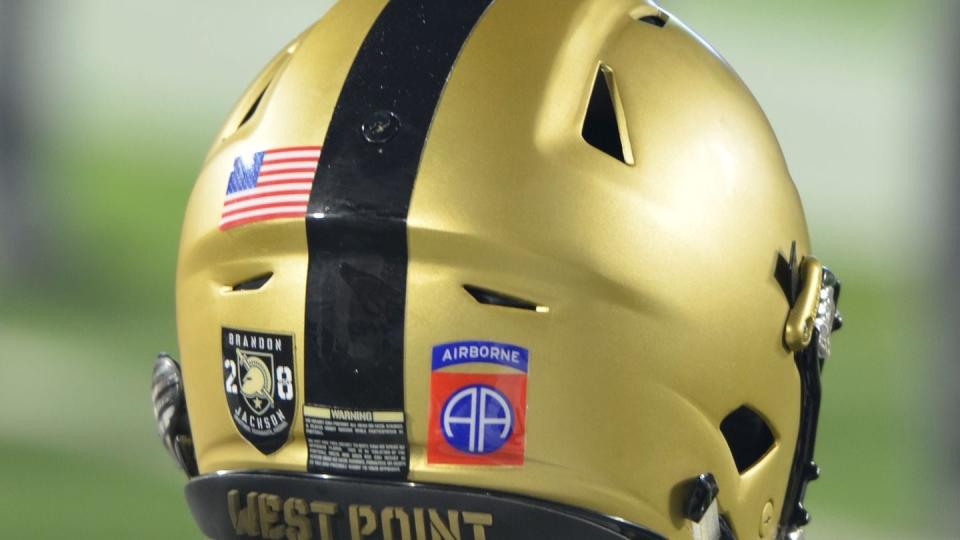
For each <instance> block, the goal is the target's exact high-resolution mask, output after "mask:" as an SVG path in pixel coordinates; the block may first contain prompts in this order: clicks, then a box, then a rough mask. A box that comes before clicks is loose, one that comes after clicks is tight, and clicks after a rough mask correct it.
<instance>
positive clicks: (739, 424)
mask: <svg viewBox="0 0 960 540" xmlns="http://www.w3.org/2000/svg"><path fill="white" fill-rule="evenodd" d="M720 431H721V432H722V433H723V437H724V438H725V439H726V440H727V445H728V446H729V447H730V453H731V454H732V455H733V462H734V463H736V465H737V471H739V472H740V473H743V472H744V471H746V470H747V469H749V468H750V467H753V466H754V465H756V464H757V463H758V462H759V461H760V459H761V458H763V456H765V455H766V454H767V452H769V451H770V449H771V448H773V442H774V441H773V432H772V431H770V426H768V425H767V422H766V421H764V419H763V417H761V416H760V415H759V414H757V413H756V411H754V410H753V409H751V408H749V407H747V406H746V405H743V406H741V407H740V408H739V409H737V410H735V411H733V412H732V413H730V414H728V415H727V417H726V418H724V419H723V422H721V423H720Z"/></svg>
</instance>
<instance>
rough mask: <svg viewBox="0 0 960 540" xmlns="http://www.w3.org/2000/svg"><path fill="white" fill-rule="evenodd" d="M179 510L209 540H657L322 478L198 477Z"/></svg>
mask: <svg viewBox="0 0 960 540" xmlns="http://www.w3.org/2000/svg"><path fill="white" fill-rule="evenodd" d="M186 492H187V502H188V504H189V505H190V510H191V511H192V512H193V515H194V518H195V519H196V521H197V523H198V524H199V525H200V528H201V529H202V530H203V532H204V534H206V535H207V536H209V537H211V538H218V539H221V538H251V537H254V538H288V539H316V540H364V539H369V540H433V539H443V540H453V539H458V540H532V539H539V538H543V539H551V540H624V539H629V540H664V537H663V536H660V535H658V534H655V533H653V532H650V531H648V530H647V529H645V528H643V527H640V526H638V525H633V524H630V523H626V522H623V521H621V520H618V519H615V518H611V517H608V516H604V515H602V514H595V513H591V512H588V511H583V510H580V509H575V508H570V507H564V506H561V505H556V504H552V503H547V502H544V501H539V500H535V499H528V498H523V497H518V496H515V495H506V494H502V493H492V492H487V491H480V490H467V489H463V488H455V487H449V486H439V485H427V484H415V483H411V482H384V481H373V480H360V479H346V478H338V477H330V476H326V475H310V474H298V473H276V472H270V473H267V472H235V473H222V474H211V475H205V476H199V477H196V478H194V479H192V480H191V481H190V483H189V484H187V488H186Z"/></svg>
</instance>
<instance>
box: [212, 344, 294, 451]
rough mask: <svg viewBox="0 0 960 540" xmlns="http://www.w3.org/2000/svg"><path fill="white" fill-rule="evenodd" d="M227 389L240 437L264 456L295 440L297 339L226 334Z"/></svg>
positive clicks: (234, 421)
mask: <svg viewBox="0 0 960 540" xmlns="http://www.w3.org/2000/svg"><path fill="white" fill-rule="evenodd" d="M222 347H223V387H224V390H225V391H226V394H227V405H228V406H229V407H230V416H231V417H232V418H233V423H234V424H236V426H237V429H238V430H239V431H240V434H241V435H243V437H244V438H245V439H247V440H248V441H250V443H251V444H253V446H255V447H256V448H257V450H260V451H261V452H263V453H264V454H272V453H273V452H276V451H277V450H279V449H280V448H281V447H282V446H283V445H284V444H286V443H287V440H288V439H289V438H290V425H291V424H292V423H293V415H294V411H295V410H296V399H295V395H294V392H295V388H296V384H295V382H294V378H293V371H294V369H293V358H294V354H293V336H291V335H284V334H267V333H263V332H252V331H249V330H237V329H234V328H223V329H222Z"/></svg>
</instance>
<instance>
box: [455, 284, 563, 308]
mask: <svg viewBox="0 0 960 540" xmlns="http://www.w3.org/2000/svg"><path fill="white" fill-rule="evenodd" d="M463 289H464V290H465V291H467V292H468V293H470V296H472V297H473V299H474V300H476V301H477V302H480V303H481V304H487V305H490V306H500V307H507V308H513V309H525V310H527V311H536V312H537V313H547V312H549V311H550V308H549V307H547V306H543V305H540V304H537V303H536V302H531V301H530V300H524V299H522V298H517V297H516V296H510V295H509V294H504V293H501V292H497V291H493V290H490V289H484V288H483V287H477V286H476V285H464V286H463Z"/></svg>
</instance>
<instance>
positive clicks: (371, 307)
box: [304, 0, 493, 476]
mask: <svg viewBox="0 0 960 540" xmlns="http://www.w3.org/2000/svg"><path fill="white" fill-rule="evenodd" d="M492 2H493V0H457V1H455V2H453V1H450V0H391V1H390V2H389V3H388V4H387V5H386V7H385V8H384V9H383V11H382V12H381V13H380V15H379V17H378V18H377V20H376V22H374V24H373V26H372V27H371V29H370V31H369V33H368V34H367V36H366V38H365V40H364V42H363V44H362V45H361V47H360V50H359V52H358V53H357V56H356V58H355V59H354V62H353V65H352V67H351V68H350V72H349V74H348V75H347V79H346V81H345V83H344V85H343V88H342V89H341V92H340V97H339V99H338V101H337V105H336V108H335V110H334V113H333V117H332V119H331V121H330V126H329V128H328V130H327V135H326V139H325V141H324V143H323V155H322V156H321V158H320V162H319V166H318V168H317V173H316V177H315V179H314V182H313V189H312V191H311V193H310V203H309V207H308V211H307V219H306V227H307V245H308V249H309V266H308V270H307V288H306V317H305V329H304V330H305V344H304V355H305V356H304V371H305V373H304V393H305V402H306V403H307V404H321V405H323V406H327V407H333V408H343V409H352V410H366V411H384V410H386V411H402V410H403V406H404V389H403V343H404V307H405V302H406V281H407V259H408V252H407V230H406V219H407V213H408V211H409V208H410V198H411V194H412V192H413V186H414V182H415V180H416V177H417V171H418V169H419V166H420V159H421V154H422V152H423V147H424V144H425V142H426V137H427V132H428V131H429V128H430V124H431V122H432V120H433V116H434V113H435V111H436V108H437V104H438V102H439V100H440V95H441V94H442V92H443V88H444V85H445V83H446V81H447V78H448V76H449V75H450V72H451V70H452V68H453V65H454V62H455V61H456V59H457V56H458V55H459V54H460V50H461V49H462V47H463V44H464V42H465V41H466V39H467V37H468V36H469V35H470V32H471V31H472V29H473V28H474V26H475V25H476V24H477V22H478V21H479V19H480V17H481V16H482V15H483V13H484V11H485V10H486V9H487V7H488V6H489V5H490V4H491V3H492ZM402 437H403V444H404V445H405V444H406V436H405V435H403V436H402ZM308 439H310V434H309V429H308ZM308 442H311V454H313V453H314V452H315V450H314V448H313V447H312V442H313V441H308ZM403 460H404V462H405V464H404V466H403V467H402V470H401V471H394V473H393V475H401V476H405V475H406V472H407V470H408V466H407V463H408V461H406V460H407V457H406V455H405V453H404V456H403ZM308 468H309V469H310V470H311V471H323V470H329V468H327V467H323V466H318V465H316V464H315V463H314V460H313V459H312V456H311V460H310V464H309V465H308ZM337 472H343V471H342V470H340V471H337ZM379 476H384V474H380V475H379Z"/></svg>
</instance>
